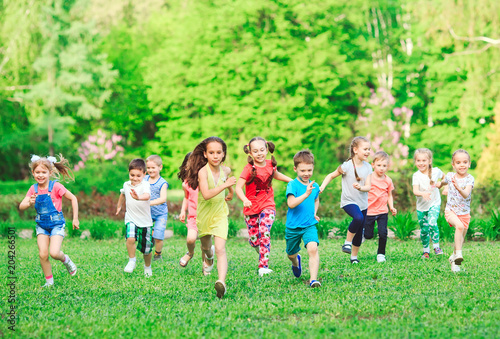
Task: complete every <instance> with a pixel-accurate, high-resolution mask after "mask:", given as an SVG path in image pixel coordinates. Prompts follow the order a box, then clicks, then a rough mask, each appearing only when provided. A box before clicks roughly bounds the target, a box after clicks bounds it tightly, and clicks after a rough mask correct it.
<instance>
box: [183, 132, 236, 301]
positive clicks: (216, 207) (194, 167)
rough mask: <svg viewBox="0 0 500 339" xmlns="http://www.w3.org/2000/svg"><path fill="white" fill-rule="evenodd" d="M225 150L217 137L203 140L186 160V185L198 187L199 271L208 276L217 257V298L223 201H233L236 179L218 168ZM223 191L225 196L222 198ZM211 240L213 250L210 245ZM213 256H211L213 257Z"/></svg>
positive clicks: (222, 262)
mask: <svg viewBox="0 0 500 339" xmlns="http://www.w3.org/2000/svg"><path fill="white" fill-rule="evenodd" d="M226 154H227V146H226V143H225V142H224V141H223V140H222V139H221V138H219V137H209V138H207V139H205V140H203V141H202V142H201V143H200V144H199V145H198V146H196V148H195V149H194V150H193V152H192V153H191V155H190V156H189V160H188V164H187V168H188V174H187V178H186V180H187V183H188V185H189V186H190V187H191V188H192V189H197V188H198V187H199V195H198V210H197V216H196V224H197V226H198V230H199V236H200V240H201V247H202V250H203V253H205V260H204V262H203V271H204V272H205V273H210V272H211V271H212V269H213V267H214V254H216V255H217V272H218V276H219V277H218V278H219V279H218V280H217V281H216V282H215V290H216V291H217V297H218V298H222V297H223V296H224V294H225V293H226V282H225V281H226V274H227V256H226V240H227V232H228V219H227V216H228V214H229V210H228V207H227V203H226V201H229V200H231V199H232V198H233V189H232V186H234V184H236V178H235V177H230V178H228V176H229V173H231V170H230V169H229V167H226V166H222V163H223V162H224V160H226ZM226 188H227V189H228V190H229V194H228V195H227V197H225V190H226ZM212 236H213V237H214V242H215V247H214V246H213V245H212ZM214 252H215V253H214Z"/></svg>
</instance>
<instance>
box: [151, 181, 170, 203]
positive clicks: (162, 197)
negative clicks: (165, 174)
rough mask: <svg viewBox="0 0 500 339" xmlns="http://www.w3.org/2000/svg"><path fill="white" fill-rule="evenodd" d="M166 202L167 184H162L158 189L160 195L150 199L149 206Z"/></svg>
mask: <svg viewBox="0 0 500 339" xmlns="http://www.w3.org/2000/svg"><path fill="white" fill-rule="evenodd" d="M166 202H167V184H164V185H163V186H162V187H161V190H160V197H159V198H158V199H155V200H151V202H150V204H151V206H156V205H161V204H164V203H166Z"/></svg>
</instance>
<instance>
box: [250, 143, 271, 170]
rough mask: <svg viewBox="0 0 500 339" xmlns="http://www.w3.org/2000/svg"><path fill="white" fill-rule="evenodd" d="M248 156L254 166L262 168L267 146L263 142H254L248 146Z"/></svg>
mask: <svg viewBox="0 0 500 339" xmlns="http://www.w3.org/2000/svg"><path fill="white" fill-rule="evenodd" d="M249 146H250V156H251V157H252V158H253V161H254V163H255V164H256V165H259V166H264V165H265V164H266V156H267V152H268V150H267V145H266V143H265V142H264V140H255V141H254V142H252V143H251V144H250V145H249Z"/></svg>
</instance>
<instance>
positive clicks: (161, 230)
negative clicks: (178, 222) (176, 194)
mask: <svg viewBox="0 0 500 339" xmlns="http://www.w3.org/2000/svg"><path fill="white" fill-rule="evenodd" d="M167 218H168V214H165V215H159V216H157V217H153V222H154V227H153V238H155V239H158V240H163V239H165V229H166V228H167Z"/></svg>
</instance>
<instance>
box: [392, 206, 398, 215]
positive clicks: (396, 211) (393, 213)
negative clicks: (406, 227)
mask: <svg viewBox="0 0 500 339" xmlns="http://www.w3.org/2000/svg"><path fill="white" fill-rule="evenodd" d="M391 213H392V215H393V216H394V215H396V214H397V213H398V210H397V209H395V208H394V207H393V208H391Z"/></svg>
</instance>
